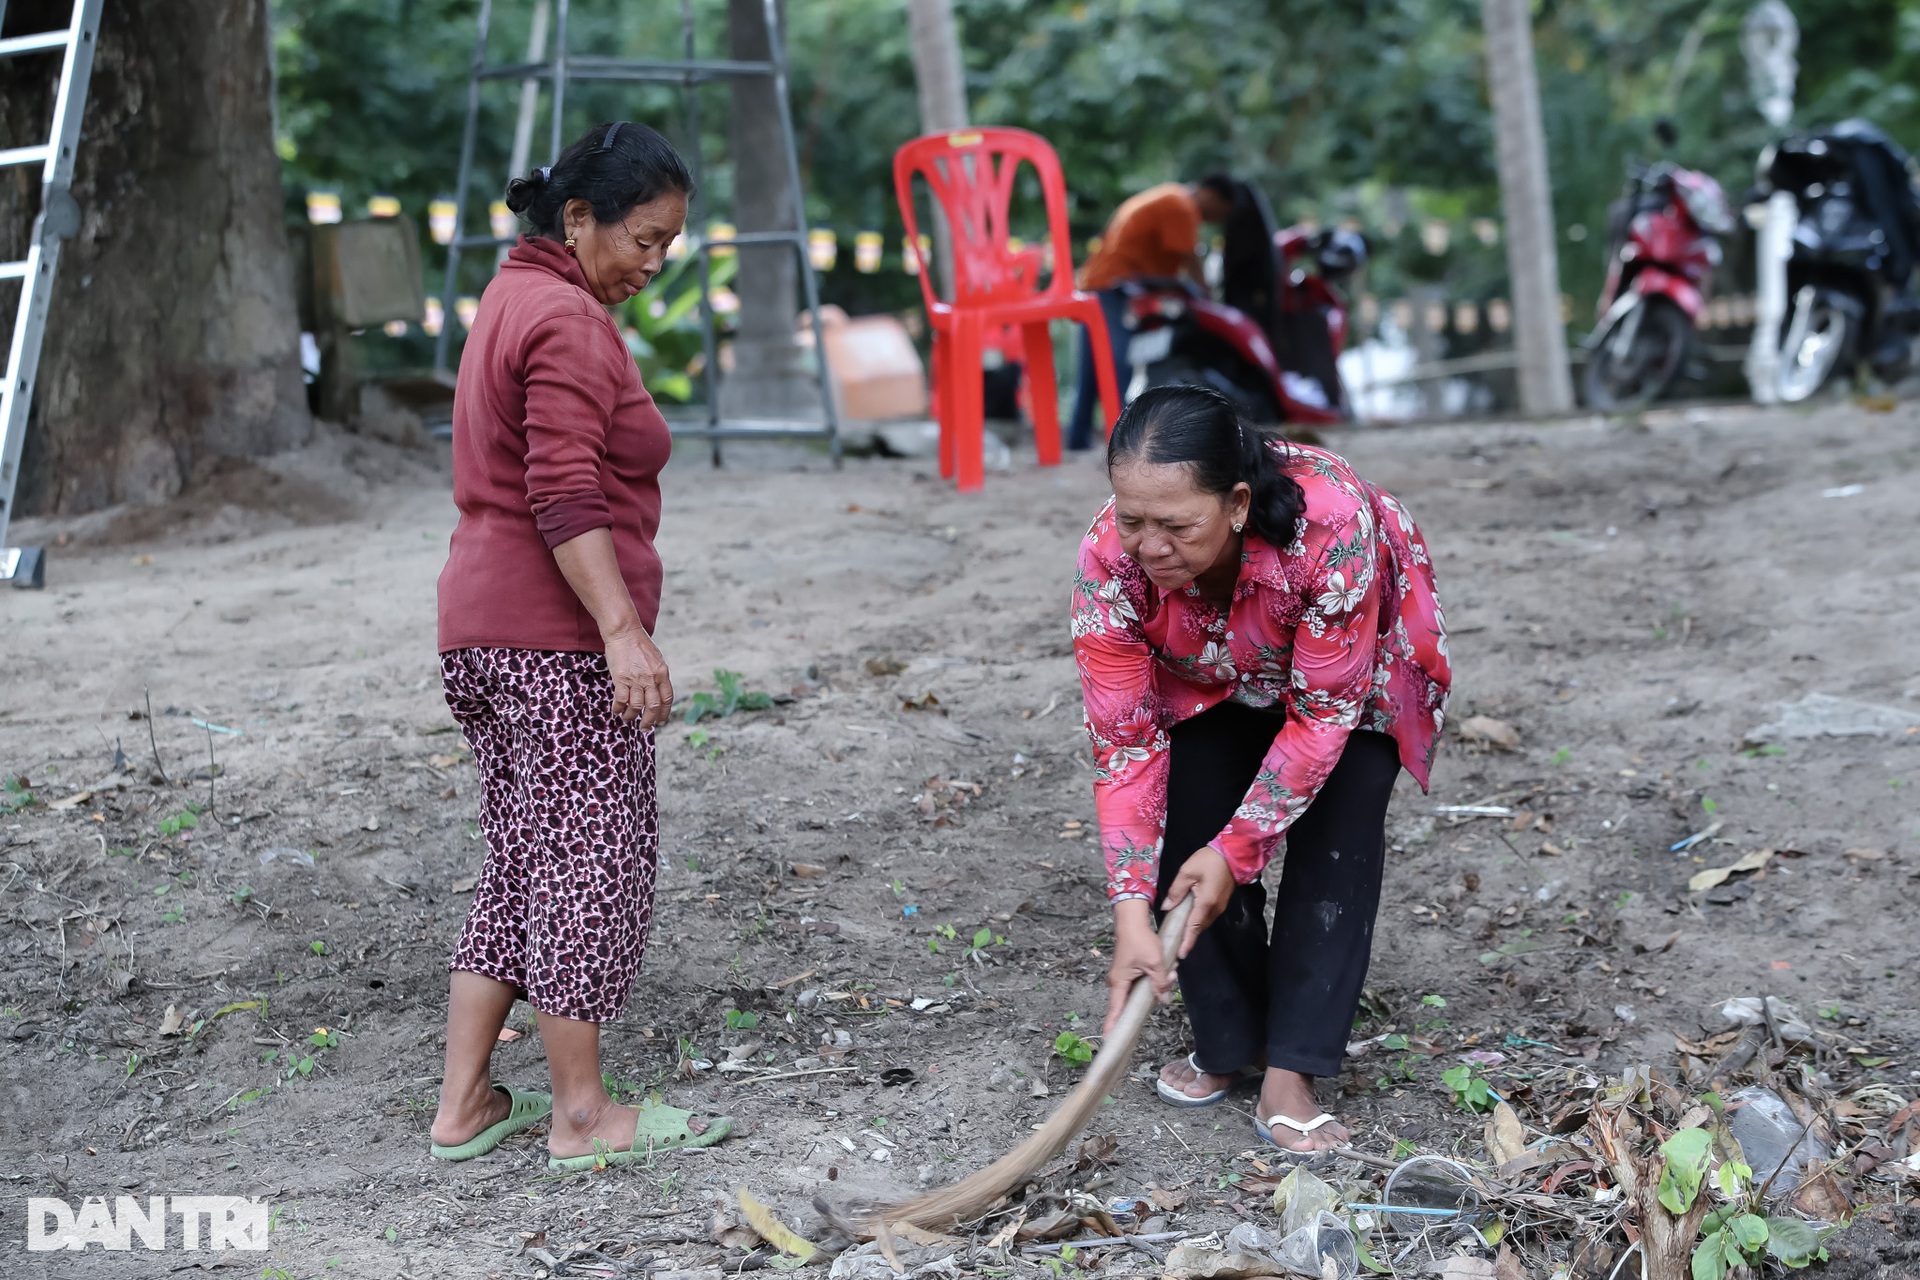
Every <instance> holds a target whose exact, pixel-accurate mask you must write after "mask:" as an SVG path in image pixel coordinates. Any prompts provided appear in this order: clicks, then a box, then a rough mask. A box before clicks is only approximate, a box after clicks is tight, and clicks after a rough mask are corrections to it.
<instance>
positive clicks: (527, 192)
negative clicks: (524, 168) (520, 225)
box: [507, 169, 547, 213]
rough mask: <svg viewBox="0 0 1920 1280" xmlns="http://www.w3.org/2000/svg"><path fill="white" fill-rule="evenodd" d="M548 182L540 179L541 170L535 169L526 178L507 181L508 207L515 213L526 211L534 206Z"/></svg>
mask: <svg viewBox="0 0 1920 1280" xmlns="http://www.w3.org/2000/svg"><path fill="white" fill-rule="evenodd" d="M546 185H547V184H546V183H545V182H543V181H541V180H540V171H539V170H538V169H535V170H534V171H533V172H532V173H531V174H529V175H527V176H526V177H524V178H513V179H510V180H509V181H508V182H507V208H509V209H511V210H513V211H514V212H515V213H525V212H526V211H527V210H528V209H529V208H531V207H532V206H533V202H534V200H536V199H537V198H538V197H539V195H540V192H541V190H542V189H543V188H545V186H546Z"/></svg>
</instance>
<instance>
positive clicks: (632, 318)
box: [620, 254, 740, 404]
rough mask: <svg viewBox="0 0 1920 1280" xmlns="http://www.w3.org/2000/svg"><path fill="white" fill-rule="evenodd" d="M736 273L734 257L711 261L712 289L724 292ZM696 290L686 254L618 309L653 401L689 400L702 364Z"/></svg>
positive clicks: (693, 270) (691, 258)
mask: <svg viewBox="0 0 1920 1280" xmlns="http://www.w3.org/2000/svg"><path fill="white" fill-rule="evenodd" d="M739 271H740V259H739V258H738V257H737V256H734V257H726V258H714V259H712V269H711V271H710V272H709V278H710V281H711V285H712V287H713V288H714V289H722V288H725V287H726V286H727V285H728V284H730V283H731V282H732V281H733V278H734V277H735V276H736V275H738V274H739ZM699 284H700V276H699V270H698V267H697V265H696V259H695V257H694V255H692V254H688V255H687V256H686V257H684V258H681V259H680V260H679V261H678V262H669V263H668V264H667V265H666V267H665V268H664V269H663V270H662V271H661V272H660V274H659V275H657V276H655V277H654V278H653V280H652V282H651V283H649V284H648V285H647V287H646V289H645V290H643V291H642V292H640V293H636V294H634V295H633V297H631V298H629V299H627V300H626V302H624V303H622V304H621V306H620V323H621V326H622V332H624V333H625V334H626V338H627V349H628V350H630V351H632V352H633V358H634V361H635V363H637V364H638V365H639V366H640V380H641V381H642V382H644V383H645V384H646V386H647V390H648V391H650V392H652V393H653V396H654V398H655V399H657V400H677V401H680V402H681V403H683V404H684V403H686V402H687V401H689V400H692V399H693V398H694V374H695V373H696V372H698V370H699V368H700V362H701V361H704V360H705V358H706V351H705V339H704V337H703V336H702V334H701V329H700V288H699ZM715 319H716V321H719V320H720V319H721V318H720V317H717V316H716V317H715Z"/></svg>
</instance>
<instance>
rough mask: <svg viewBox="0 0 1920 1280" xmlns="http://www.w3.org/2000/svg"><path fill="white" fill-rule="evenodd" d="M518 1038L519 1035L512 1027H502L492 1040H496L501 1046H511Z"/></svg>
mask: <svg viewBox="0 0 1920 1280" xmlns="http://www.w3.org/2000/svg"><path fill="white" fill-rule="evenodd" d="M519 1038H520V1033H519V1032H518V1031H515V1030H514V1029H513V1028H512V1027H502V1028H500V1032H499V1034H498V1035H496V1036H494V1039H495V1040H498V1041H499V1042H500V1043H501V1044H512V1043H513V1042H514V1041H515V1040H518V1039H519Z"/></svg>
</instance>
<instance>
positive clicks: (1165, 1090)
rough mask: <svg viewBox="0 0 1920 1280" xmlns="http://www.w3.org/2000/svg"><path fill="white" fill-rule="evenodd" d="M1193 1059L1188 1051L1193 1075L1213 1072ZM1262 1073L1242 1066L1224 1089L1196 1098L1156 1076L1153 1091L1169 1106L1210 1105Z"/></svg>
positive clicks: (1255, 1068)
mask: <svg viewBox="0 0 1920 1280" xmlns="http://www.w3.org/2000/svg"><path fill="white" fill-rule="evenodd" d="M1193 1059H1194V1055H1193V1054H1191V1053H1190V1054H1188V1055H1187V1065H1188V1066H1189V1067H1192V1068H1193V1073H1194V1074H1195V1075H1197V1076H1204V1075H1213V1074H1215V1073H1213V1072H1211V1071H1206V1070H1203V1069H1202V1068H1201V1066H1200V1064H1199V1063H1198V1062H1195V1061H1194V1060H1193ZM1264 1074H1265V1072H1264V1071H1263V1070H1262V1069H1261V1068H1259V1067H1246V1068H1243V1069H1242V1070H1239V1071H1235V1072H1233V1073H1232V1078H1233V1083H1232V1084H1230V1085H1228V1086H1227V1087H1226V1088H1224V1089H1215V1090H1214V1091H1213V1092H1212V1093H1209V1094H1207V1095H1206V1096H1205V1097H1201V1098H1196V1097H1194V1096H1193V1095H1192V1094H1190V1093H1186V1092H1183V1091H1181V1090H1179V1089H1176V1088H1174V1087H1173V1086H1172V1085H1170V1084H1168V1083H1167V1082H1166V1081H1165V1080H1164V1079H1160V1078H1156V1079H1155V1080H1154V1082H1153V1091H1154V1092H1155V1093H1157V1094H1159V1095H1160V1101H1162V1102H1164V1103H1166V1104H1167V1105H1168V1106H1170V1107H1211V1106H1214V1105H1215V1104H1217V1103H1219V1102H1221V1101H1222V1100H1224V1099H1225V1098H1226V1096H1227V1095H1228V1094H1229V1093H1231V1092H1233V1090H1234V1088H1235V1087H1236V1086H1238V1085H1240V1084H1242V1083H1244V1082H1246V1081H1247V1080H1250V1079H1252V1078H1253V1077H1254V1076H1256V1075H1264Z"/></svg>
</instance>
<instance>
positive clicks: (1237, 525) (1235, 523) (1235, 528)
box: [1233, 520, 1243, 533]
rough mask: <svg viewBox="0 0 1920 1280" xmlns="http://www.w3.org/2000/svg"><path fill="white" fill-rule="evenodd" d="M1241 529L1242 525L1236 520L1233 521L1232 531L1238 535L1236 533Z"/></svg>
mask: <svg viewBox="0 0 1920 1280" xmlns="http://www.w3.org/2000/svg"><path fill="white" fill-rule="evenodd" d="M1242 527H1243V526H1242V524H1241V522H1240V521H1238V520H1235V521H1234V522H1233V531H1234V532H1235V533H1238V532H1240V530H1241V528H1242Z"/></svg>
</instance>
